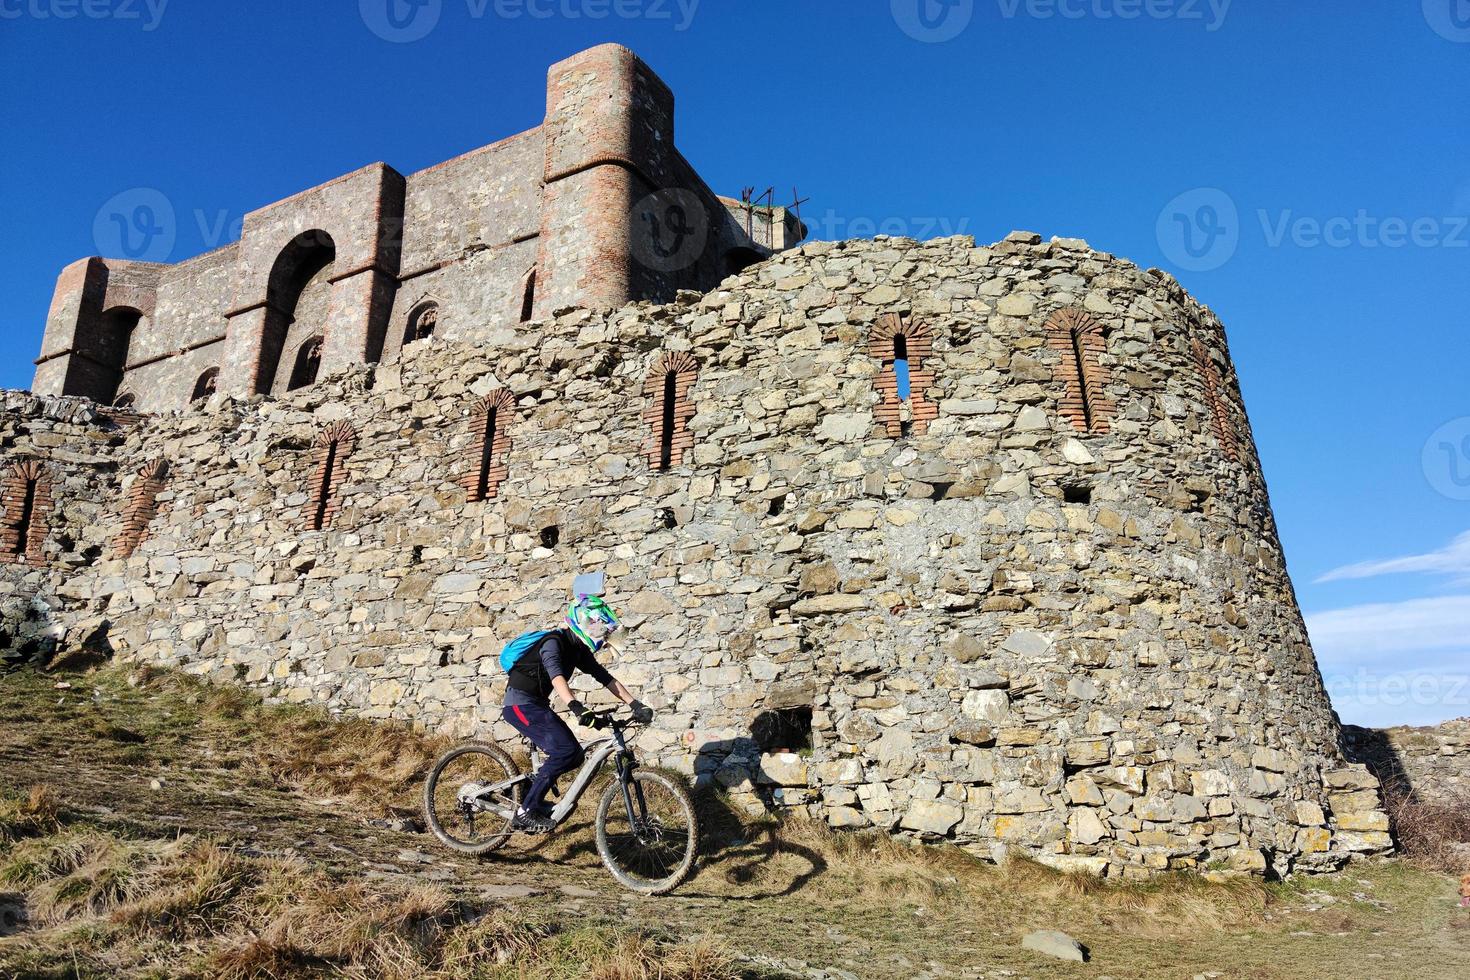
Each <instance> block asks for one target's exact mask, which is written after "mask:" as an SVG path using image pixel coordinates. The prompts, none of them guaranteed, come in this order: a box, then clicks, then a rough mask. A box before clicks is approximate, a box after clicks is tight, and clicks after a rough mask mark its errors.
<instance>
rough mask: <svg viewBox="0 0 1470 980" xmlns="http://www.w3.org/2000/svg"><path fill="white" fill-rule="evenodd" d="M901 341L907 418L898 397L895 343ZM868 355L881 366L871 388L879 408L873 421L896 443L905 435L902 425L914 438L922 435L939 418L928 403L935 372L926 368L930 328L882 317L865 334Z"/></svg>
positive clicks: (930, 345)
mask: <svg viewBox="0 0 1470 980" xmlns="http://www.w3.org/2000/svg"><path fill="white" fill-rule="evenodd" d="M900 337H902V338H903V341H904V347H905V353H906V354H907V359H908V363H909V397H908V402H907V404H908V409H909V410H908V418H907V419H905V418H904V411H903V408H904V404H905V402H904V399H902V398H899V396H898V371H897V369H896V367H895V362H896V361H897V360H898V351H897V348H898V339H899V338H900ZM868 354H869V355H870V356H872V357H873V358H875V359H877V360H878V361H879V362H881V363H882V365H883V368H882V370H881V371H879V372H878V379H877V380H876V381H875V382H874V387H876V388H877V389H878V405H877V407H876V408H874V409H873V417H874V418H875V419H876V420H877V421H878V423H879V424H880V425H882V426H883V428H884V429H885V430H887V432H888V435H889V436H891V437H892V438H895V439H897V438H898V437H900V436H902V435H904V434H905V432H904V423H905V422H907V423H908V427H909V431H910V432H912V433H913V434H914V435H923V434H924V433H925V432H927V431H928V430H929V423H930V422H932V421H934V420H935V419H937V418H939V406H938V405H937V404H935V403H934V402H932V401H930V400H929V397H928V392H929V389H930V388H932V387H934V370H933V368H932V367H925V366H924V365H925V363H926V362H928V361H929V360H930V359H931V358H932V357H933V356H934V338H933V337H932V336H931V335H930V333H929V325H928V324H925V323H915V322H914V321H913V320H905V319H904V318H903V317H901V316H899V315H898V314H897V313H885V314H883V315H882V316H880V317H878V319H877V320H876V321H875V322H874V323H873V328H872V330H871V331H870V332H869V333H868Z"/></svg>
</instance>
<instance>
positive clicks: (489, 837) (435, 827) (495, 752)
mask: <svg viewBox="0 0 1470 980" xmlns="http://www.w3.org/2000/svg"><path fill="white" fill-rule="evenodd" d="M519 775H520V770H519V769H517V768H516V764H515V763H514V762H512V761H511V758H510V756H509V755H507V754H506V753H505V752H504V751H503V750H502V749H500V748H499V747H498V746H495V745H489V744H486V743H484V742H466V743H465V744H463V745H457V746H455V747H454V748H452V749H450V750H449V751H448V752H446V753H444V755H442V756H441V757H440V758H439V761H438V762H435V763H434V768H433V769H431V770H429V778H428V779H427V780H426V781H425V782H424V818H425V820H426V822H427V823H428V825H429V829H430V830H431V831H433V832H434V836H435V837H437V838H439V840H440V842H442V843H443V844H444V846H445V847H448V848H449V849H451V850H454V851H458V852H459V853H460V854H470V855H474V856H480V855H484V854H489V853H490V852H491V851H493V850H496V849H497V848H499V847H501V846H503V845H504V844H505V842H506V841H507V840H509V839H510V822H511V819H512V818H513V817H514V816H515V812H516V808H517V807H518V806H520V804H521V793H522V792H523V790H524V783H516V784H515V785H513V786H511V787H509V788H507V789H504V790H500V791H499V792H496V793H493V794H490V795H484V794H479V793H476V792H474V789H473V787H471V784H479V785H480V786H493V785H495V784H497V783H504V782H507V781H508V780H512V779H515V778H516V777H517V776H519ZM466 787H471V788H470V789H466Z"/></svg>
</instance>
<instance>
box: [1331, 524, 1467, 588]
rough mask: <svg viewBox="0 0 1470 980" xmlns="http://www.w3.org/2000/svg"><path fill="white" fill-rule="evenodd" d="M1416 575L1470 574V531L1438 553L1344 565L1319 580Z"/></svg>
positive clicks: (1333, 580)
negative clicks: (1430, 573)
mask: <svg viewBox="0 0 1470 980" xmlns="http://www.w3.org/2000/svg"><path fill="white" fill-rule="evenodd" d="M1413 572H1420V573H1422V572H1438V573H1442V574H1447V575H1455V574H1465V573H1470V531H1466V532H1465V533H1464V534H1461V535H1460V536H1459V537H1457V538H1455V540H1453V541H1451V542H1450V543H1449V544H1447V545H1446V546H1444V547H1443V548H1440V549H1439V550H1438V551H1431V552H1429V553H1428V554H1424V555H1408V556H1406V557H1403V558H1389V559H1386V560H1383V561H1361V562H1358V563H1356V564H1353V565H1343V566H1342V567H1341V568H1334V569H1333V570H1332V571H1330V572H1328V573H1327V574H1326V575H1323V576H1322V577H1321V578H1319V579H1317V581H1318V582H1338V581H1342V580H1343V579H1360V578H1377V577H1378V576H1380V575H1402V574H1405V573H1413Z"/></svg>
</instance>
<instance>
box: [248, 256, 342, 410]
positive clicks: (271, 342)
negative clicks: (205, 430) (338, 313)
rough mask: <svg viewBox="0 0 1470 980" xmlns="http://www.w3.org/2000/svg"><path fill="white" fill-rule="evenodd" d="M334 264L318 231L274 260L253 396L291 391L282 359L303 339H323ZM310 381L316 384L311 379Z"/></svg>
mask: <svg viewBox="0 0 1470 980" xmlns="http://www.w3.org/2000/svg"><path fill="white" fill-rule="evenodd" d="M336 259H337V246H336V243H335V242H334V241H333V240H332V236H331V235H329V234H327V233H326V232H325V231H322V230H320V229H314V230H312V231H306V232H302V233H301V234H300V235H297V236H296V237H295V238H293V239H292V240H291V243H290V244H289V245H287V246H286V247H285V248H284V249H282V250H281V254H280V255H278V256H277V257H276V263H275V265H274V266H272V267H271V274H270V281H269V285H268V286H267V288H266V300H265V305H266V311H265V328H264V330H263V331H262V333H261V338H260V360H259V362H258V364H257V367H256V372H255V391H256V392H257V393H259V394H263V395H264V394H272V393H275V394H279V393H281V392H284V391H289V390H291V389H292V387H293V381H295V380H297V377H298V376H297V373H296V372H297V364H295V363H294V362H291V363H285V364H283V363H282V354H284V353H285V352H286V351H288V350H295V351H300V350H301V349H302V347H303V346H304V345H305V343H306V342H307V340H308V339H309V338H311V337H313V336H325V335H326V330H327V319H328V316H329V314H330V313H331V306H332V271H333V266H334V264H335V262H336ZM311 380H312V382H314V381H315V380H316V378H315V374H313V376H312V379H311ZM309 383H310V382H309Z"/></svg>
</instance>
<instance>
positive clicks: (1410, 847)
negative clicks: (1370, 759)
mask: <svg viewBox="0 0 1470 980" xmlns="http://www.w3.org/2000/svg"><path fill="white" fill-rule="evenodd" d="M1383 795H1384V801H1385V807H1386V809H1387V810H1388V818H1389V821H1390V822H1391V823H1392V825H1393V830H1394V835H1395V836H1396V837H1397V838H1398V842H1399V846H1400V847H1401V848H1402V850H1403V852H1404V855H1405V856H1406V857H1408V858H1409V860H1411V861H1413V862H1414V863H1416V864H1418V865H1420V866H1421V867H1424V868H1428V869H1430V870H1433V871H1442V872H1445V873H1447V874H1453V875H1460V874H1464V873H1465V872H1467V871H1470V793H1466V792H1465V791H1463V790H1458V791H1456V790H1447V791H1445V792H1444V793H1442V794H1440V795H1438V796H1436V797H1434V798H1432V799H1431V798H1426V797H1424V796H1422V795H1420V794H1418V793H1415V792H1413V791H1412V790H1410V789H1409V787H1408V786H1407V784H1405V783H1404V781H1403V780H1401V779H1400V780H1391V781H1390V782H1388V783H1387V784H1386V785H1385V786H1384V794H1383Z"/></svg>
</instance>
